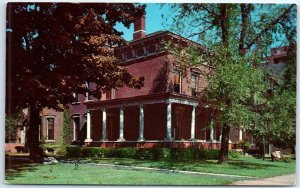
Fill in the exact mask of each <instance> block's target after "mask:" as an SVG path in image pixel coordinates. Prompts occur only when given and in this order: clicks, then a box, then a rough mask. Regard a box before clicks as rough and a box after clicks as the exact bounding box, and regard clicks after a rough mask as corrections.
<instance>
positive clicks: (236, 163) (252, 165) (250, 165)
mask: <svg viewBox="0 0 300 188" xmlns="http://www.w3.org/2000/svg"><path fill="white" fill-rule="evenodd" d="M228 164H229V165H231V166H233V167H238V168H240V169H266V168H272V167H278V165H276V164H265V163H264V164H263V163H258V162H251V161H241V160H230V161H229V162H228Z"/></svg>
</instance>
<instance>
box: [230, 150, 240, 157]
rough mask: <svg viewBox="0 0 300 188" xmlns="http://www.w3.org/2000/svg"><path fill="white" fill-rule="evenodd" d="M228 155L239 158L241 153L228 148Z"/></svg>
mask: <svg viewBox="0 0 300 188" xmlns="http://www.w3.org/2000/svg"><path fill="white" fill-rule="evenodd" d="M228 156H229V158H230V159H238V158H241V157H242V156H243V154H242V153H241V152H239V151H234V150H230V151H229V152H228Z"/></svg>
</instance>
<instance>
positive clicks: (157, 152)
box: [66, 146, 240, 161]
mask: <svg viewBox="0 0 300 188" xmlns="http://www.w3.org/2000/svg"><path fill="white" fill-rule="evenodd" d="M66 156H67V157H72V158H77V157H105V158H133V159H147V160H172V161H188V160H203V159H205V160H206V159H218V156H219V150H213V149H209V150H208V149H193V148H96V147H80V146H70V147H67V149H66ZM229 156H230V157H232V158H238V157H239V156H240V155H239V154H238V153H236V152H233V151H230V152H229Z"/></svg>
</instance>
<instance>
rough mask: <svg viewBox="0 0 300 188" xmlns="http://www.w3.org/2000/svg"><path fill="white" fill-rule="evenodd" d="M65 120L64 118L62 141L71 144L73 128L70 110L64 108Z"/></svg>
mask: <svg viewBox="0 0 300 188" xmlns="http://www.w3.org/2000/svg"><path fill="white" fill-rule="evenodd" d="M63 116H64V120H63V127H62V135H61V136H62V142H63V143H65V144H70V143H71V140H72V129H71V124H70V120H71V117H70V113H69V111H68V110H64V114H63Z"/></svg>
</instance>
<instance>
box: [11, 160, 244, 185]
mask: <svg viewBox="0 0 300 188" xmlns="http://www.w3.org/2000/svg"><path fill="white" fill-rule="evenodd" d="M237 180H240V179H238V178H228V177H218V176H207V175H186V174H178V173H164V172H154V171H140V170H139V171H137V170H128V169H118V168H107V167H101V166H93V165H83V164H80V165H79V167H78V169H76V170H75V169H74V165H73V164H56V165H28V166H26V167H23V168H22V170H21V169H19V170H18V171H12V170H10V171H9V172H7V173H6V182H7V183H10V184H102V185H121V184H122V185H124V184H126V185H225V184H229V183H231V182H233V181H237Z"/></svg>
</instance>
